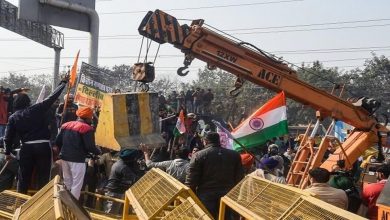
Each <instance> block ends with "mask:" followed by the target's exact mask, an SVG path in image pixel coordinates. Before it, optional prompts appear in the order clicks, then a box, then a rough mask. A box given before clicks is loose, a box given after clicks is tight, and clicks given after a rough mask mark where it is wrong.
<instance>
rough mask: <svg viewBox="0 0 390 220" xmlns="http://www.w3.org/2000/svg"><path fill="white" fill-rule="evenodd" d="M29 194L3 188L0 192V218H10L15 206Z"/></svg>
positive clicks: (20, 203) (22, 202) (27, 197)
mask: <svg viewBox="0 0 390 220" xmlns="http://www.w3.org/2000/svg"><path fill="white" fill-rule="evenodd" d="M30 198H31V196H28V195H24V194H21V193H17V192H13V191H9V190H5V191H3V192H1V193H0V219H12V218H13V216H14V213H15V211H16V209H17V208H19V207H20V206H21V205H23V204H24V203H25V202H26V201H27V200H28V199H30Z"/></svg>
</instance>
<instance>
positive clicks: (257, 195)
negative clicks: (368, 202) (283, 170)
mask: <svg viewBox="0 0 390 220" xmlns="http://www.w3.org/2000/svg"><path fill="white" fill-rule="evenodd" d="M226 206H228V207H230V208H231V209H233V210H234V211H235V212H237V213H238V214H240V215H241V216H243V217H244V218H245V219H249V220H251V219H267V220H268V219H269V220H274V219H291V220H295V219H316V220H321V219H324V220H344V219H354V220H355V219H356V220H359V219H364V218H362V217H360V216H358V215H355V214H353V213H350V212H348V211H345V210H343V209H340V208H338V207H336V206H333V205H330V204H328V203H326V202H323V201H321V200H319V199H316V198H314V197H312V195H311V194H310V193H307V192H305V191H303V190H301V189H297V188H294V187H291V186H287V185H282V184H277V183H273V182H271V181H268V180H266V179H262V178H260V177H257V176H255V175H253V174H251V175H248V176H246V177H245V178H244V179H243V180H242V181H241V182H240V183H239V184H238V185H236V186H235V187H234V188H233V189H232V190H231V191H230V192H229V193H228V194H227V195H226V196H224V197H222V199H221V206H220V213H219V219H220V220H223V219H224V218H225V215H226Z"/></svg>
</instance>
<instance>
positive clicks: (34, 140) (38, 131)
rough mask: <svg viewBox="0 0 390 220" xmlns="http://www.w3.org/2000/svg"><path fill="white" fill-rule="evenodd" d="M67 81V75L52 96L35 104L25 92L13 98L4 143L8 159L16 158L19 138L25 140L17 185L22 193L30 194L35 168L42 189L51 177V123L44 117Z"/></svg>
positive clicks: (22, 141) (22, 145)
mask: <svg viewBox="0 0 390 220" xmlns="http://www.w3.org/2000/svg"><path fill="white" fill-rule="evenodd" d="M67 81H68V79H67V77H66V78H65V79H63V80H62V81H61V83H60V85H59V86H58V87H57V88H56V89H55V90H54V92H53V93H52V94H51V95H50V96H49V97H47V98H46V99H45V100H43V101H42V102H39V103H36V104H34V105H31V100H30V98H29V97H28V95H27V94H26V93H22V92H21V93H18V95H17V96H16V97H15V98H14V99H13V110H14V111H15V112H14V113H13V114H12V115H11V116H10V118H9V120H8V124H7V127H6V132H5V136H4V143H5V149H6V152H5V155H6V159H7V160H11V159H12V158H13V157H12V156H11V151H12V150H13V149H12V148H13V145H14V143H15V142H16V140H17V139H18V138H19V139H20V142H21V143H22V144H21V148H20V152H19V171H18V186H17V190H18V192H19V193H24V194H26V193H27V190H28V186H29V185H30V182H31V179H32V174H33V170H34V169H35V173H36V177H37V178H36V179H37V185H38V188H42V187H43V186H44V185H46V184H47V183H48V182H49V180H50V169H51V162H52V160H51V152H52V151H51V148H50V145H49V142H50V131H49V126H48V123H47V120H45V118H46V117H47V111H48V110H49V109H50V107H51V106H52V105H53V103H54V102H55V101H56V100H57V98H58V97H59V96H60V95H61V92H62V90H63V89H64V88H65V85H66V83H67ZM17 142H19V140H18V141H17Z"/></svg>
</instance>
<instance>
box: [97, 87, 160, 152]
mask: <svg viewBox="0 0 390 220" xmlns="http://www.w3.org/2000/svg"><path fill="white" fill-rule="evenodd" d="M151 99H152V100H154V99H156V100H155V101H151ZM131 101H132V102H135V103H131ZM154 104H156V105H158V100H157V96H156V95H155V94H154V93H122V94H107V95H105V96H104V98H103V105H102V109H101V112H100V115H99V124H98V126H97V129H96V133H95V140H96V144H97V145H99V146H102V147H105V148H109V149H113V150H117V151H119V150H120V149H123V148H137V147H138V146H139V144H140V143H144V144H147V145H150V146H155V147H158V146H160V145H162V144H163V143H164V139H163V138H162V137H161V134H160V131H159V130H158V131H157V130H156V129H155V131H154V130H153V128H154V127H157V126H158V125H157V124H158V123H159V121H158V108H152V107H151V106H150V105H154ZM130 110H134V111H133V112H131V111H130ZM129 112H131V113H129ZM132 114H137V115H132ZM134 117H135V118H136V121H132V120H133V119H134ZM132 129H133V130H132ZM153 132H154V133H153Z"/></svg>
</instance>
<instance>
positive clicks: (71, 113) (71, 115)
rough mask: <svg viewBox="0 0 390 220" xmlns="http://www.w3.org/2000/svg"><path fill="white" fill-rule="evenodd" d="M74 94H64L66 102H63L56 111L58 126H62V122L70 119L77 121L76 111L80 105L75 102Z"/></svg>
mask: <svg viewBox="0 0 390 220" xmlns="http://www.w3.org/2000/svg"><path fill="white" fill-rule="evenodd" d="M73 101H74V96H73V95H72V94H69V95H64V102H63V103H61V104H60V105H59V106H58V108H57V111H56V116H57V125H58V126H57V127H59V128H60V127H61V125H62V124H64V123H66V122H68V121H75V120H76V119H77V115H76V111H77V109H78V106H77V105H76V104H74V102H73ZM65 102H67V103H66V110H65V111H64V106H65Z"/></svg>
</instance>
